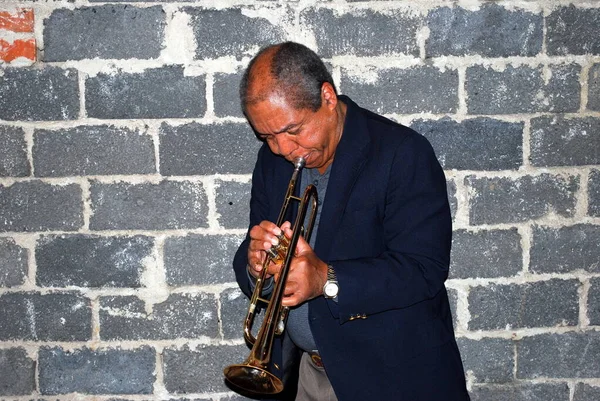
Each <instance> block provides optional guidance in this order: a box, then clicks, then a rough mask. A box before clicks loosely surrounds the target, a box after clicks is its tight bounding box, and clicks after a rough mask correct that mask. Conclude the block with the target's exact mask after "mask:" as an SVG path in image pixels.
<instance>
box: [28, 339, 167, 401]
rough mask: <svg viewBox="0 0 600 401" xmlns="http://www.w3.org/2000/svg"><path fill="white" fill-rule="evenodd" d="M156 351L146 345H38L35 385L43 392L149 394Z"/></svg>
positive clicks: (55, 393)
mask: <svg viewBox="0 0 600 401" xmlns="http://www.w3.org/2000/svg"><path fill="white" fill-rule="evenodd" d="M155 364H156V353H155V350H154V349H153V348H151V347H148V346H142V347H140V348H137V349H132V350H124V349H120V348H110V349H100V350H91V349H89V348H80V349H76V350H74V351H65V350H63V349H62V348H60V347H42V348H40V351H39V386H40V392H41V393H42V394H44V395H57V394H68V393H75V392H77V393H84V394H151V393H152V390H153V384H154V380H155V374H154V369H155Z"/></svg>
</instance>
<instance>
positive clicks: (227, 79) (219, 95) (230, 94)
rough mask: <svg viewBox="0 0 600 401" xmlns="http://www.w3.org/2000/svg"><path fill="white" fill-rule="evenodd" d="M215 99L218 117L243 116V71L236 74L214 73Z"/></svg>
mask: <svg viewBox="0 0 600 401" xmlns="http://www.w3.org/2000/svg"><path fill="white" fill-rule="evenodd" d="M214 79H215V83H214V88H213V100H214V102H215V115H216V116H217V117H240V118H243V117H244V114H243V113H242V106H241V105H240V100H239V99H240V81H241V80H242V72H241V71H239V72H237V73H235V74H225V73H217V74H215V75H214Z"/></svg>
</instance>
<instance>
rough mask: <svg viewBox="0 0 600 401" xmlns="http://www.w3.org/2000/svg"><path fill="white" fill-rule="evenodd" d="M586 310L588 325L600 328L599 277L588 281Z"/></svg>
mask: <svg viewBox="0 0 600 401" xmlns="http://www.w3.org/2000/svg"><path fill="white" fill-rule="evenodd" d="M587 310H588V318H589V319H590V324H591V325H592V326H600V277H595V278H591V279H590V290H589V292H588V305H587Z"/></svg>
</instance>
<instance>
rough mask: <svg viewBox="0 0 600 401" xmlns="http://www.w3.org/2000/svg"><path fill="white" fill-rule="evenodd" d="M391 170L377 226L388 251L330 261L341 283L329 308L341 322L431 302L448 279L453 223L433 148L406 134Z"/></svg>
mask: <svg viewBox="0 0 600 401" xmlns="http://www.w3.org/2000/svg"><path fill="white" fill-rule="evenodd" d="M389 168H390V170H389V173H388V175H387V177H388V179H387V182H386V183H385V185H386V189H385V200H384V205H385V206H384V212H383V216H382V217H381V219H379V221H378V223H377V224H380V227H377V229H378V230H383V233H382V236H383V241H384V246H383V249H384V251H383V252H381V253H380V254H379V255H377V256H376V257H369V258H358V259H351V260H331V261H328V262H329V263H331V264H332V265H333V266H334V269H335V271H336V275H337V279H338V282H339V285H340V292H339V295H338V303H337V305H333V304H332V303H331V302H329V304H330V308H331V309H332V311H334V310H335V311H337V314H339V318H340V322H341V323H344V322H346V321H348V320H352V318H356V317H357V316H358V317H363V318H365V317H367V316H368V315H370V314H375V313H379V312H384V311H387V310H390V309H401V308H407V307H409V306H411V305H414V304H417V303H419V302H422V301H425V300H428V299H431V298H433V297H434V296H435V295H436V294H438V292H439V291H440V290H441V289H442V287H443V285H444V281H445V280H446V278H447V277H448V267H449V263H450V246H451V235H452V223H451V216H450V208H449V204H448V197H447V191H446V179H445V176H444V173H443V170H442V168H441V166H440V165H439V163H438V161H437V159H436V156H435V154H434V151H433V149H432V147H431V145H430V144H429V142H428V141H427V140H426V139H425V138H424V137H423V136H421V135H418V134H416V133H413V134H412V135H408V136H407V138H406V139H405V140H404V141H403V142H402V143H401V144H400V146H398V147H397V149H396V150H395V154H394V157H393V161H392V163H391V165H390V166H389ZM364 241H369V239H368V238H365V239H364ZM334 313H336V312H334Z"/></svg>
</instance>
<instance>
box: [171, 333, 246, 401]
mask: <svg viewBox="0 0 600 401" xmlns="http://www.w3.org/2000/svg"><path fill="white" fill-rule="evenodd" d="M249 353H250V351H249V349H248V348H247V347H246V346H245V345H234V346H231V345H222V346H218V345H207V346H198V347H196V348H195V349H193V350H192V349H189V348H188V347H184V348H183V349H175V348H165V350H164V351H163V354H162V362H163V372H164V382H165V387H166V388H167V391H168V392H169V393H172V394H185V393H206V392H226V391H229V389H228V388H227V387H226V386H225V383H224V381H225V380H224V378H223V368H225V366H227V365H231V364H234V363H241V362H242V361H243V360H244V359H246V357H247V356H248V354H249Z"/></svg>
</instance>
